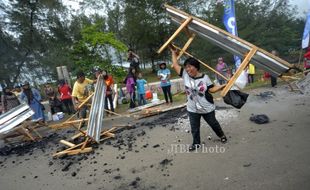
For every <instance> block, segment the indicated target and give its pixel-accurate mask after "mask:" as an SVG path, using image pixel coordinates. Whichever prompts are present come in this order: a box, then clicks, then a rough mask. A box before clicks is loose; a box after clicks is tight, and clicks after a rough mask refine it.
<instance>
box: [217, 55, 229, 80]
mask: <svg viewBox="0 0 310 190" xmlns="http://www.w3.org/2000/svg"><path fill="white" fill-rule="evenodd" d="M216 70H217V71H218V72H219V73H221V74H222V75H224V76H225V77H228V66H227V64H226V63H225V62H224V59H223V58H222V57H220V58H218V60H217V65H216ZM216 79H217V81H218V82H219V84H225V82H226V81H225V79H223V78H222V77H221V76H220V75H216Z"/></svg>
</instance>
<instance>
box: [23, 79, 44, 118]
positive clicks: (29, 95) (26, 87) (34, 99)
mask: <svg viewBox="0 0 310 190" xmlns="http://www.w3.org/2000/svg"><path fill="white" fill-rule="evenodd" d="M22 87H23V93H22V94H21V100H22V102H26V103H27V104H28V105H29V106H30V107H31V109H32V110H33V111H34V115H32V120H35V121H40V120H42V121H45V118H44V112H43V109H44V107H43V105H42V104H41V95H40V92H39V91H38V90H37V89H35V88H31V87H30V84H29V82H24V84H23V85H22Z"/></svg>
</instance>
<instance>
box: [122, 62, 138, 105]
mask: <svg viewBox="0 0 310 190" xmlns="http://www.w3.org/2000/svg"><path fill="white" fill-rule="evenodd" d="M135 73H136V70H135V69H134V68H133V67H129V69H128V74H127V76H126V78H125V80H124V84H126V90H127V93H128V94H129V97H130V103H129V108H135V107H136V103H135V101H136V93H135V90H136V89H135V85H136V78H135Z"/></svg>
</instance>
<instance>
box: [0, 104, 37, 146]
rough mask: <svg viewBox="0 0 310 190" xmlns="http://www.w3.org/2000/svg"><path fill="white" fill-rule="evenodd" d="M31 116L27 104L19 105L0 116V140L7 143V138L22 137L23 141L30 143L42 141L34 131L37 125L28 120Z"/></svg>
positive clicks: (32, 112) (31, 111)
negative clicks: (29, 141)
mask: <svg viewBox="0 0 310 190" xmlns="http://www.w3.org/2000/svg"><path fill="white" fill-rule="evenodd" d="M33 114H34V111H33V110H32V109H31V108H30V107H29V105H28V104H21V105H19V106H17V107H15V108H13V109H11V110H9V111H8V112H6V113H4V114H2V115H0V136H1V138H3V139H4V140H5V141H7V139H8V138H12V137H16V136H20V135H23V136H24V138H25V139H27V140H31V141H36V140H38V139H42V136H41V135H40V133H39V132H38V131H37V130H36V127H38V125H37V123H36V122H33V121H31V120H30V119H29V118H30V117H31V116H32V115H33Z"/></svg>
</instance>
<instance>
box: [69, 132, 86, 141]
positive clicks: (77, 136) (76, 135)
mask: <svg viewBox="0 0 310 190" xmlns="http://www.w3.org/2000/svg"><path fill="white" fill-rule="evenodd" d="M84 134H86V131H84V133H81V132H79V133H77V134H75V135H73V136H72V137H71V140H74V139H76V138H79V137H80V136H84Z"/></svg>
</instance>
